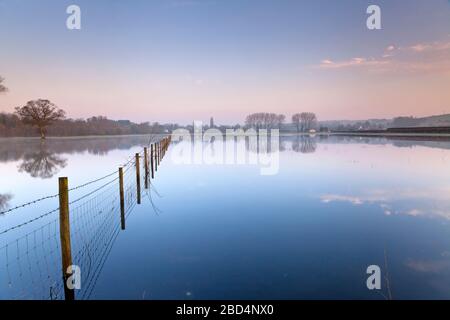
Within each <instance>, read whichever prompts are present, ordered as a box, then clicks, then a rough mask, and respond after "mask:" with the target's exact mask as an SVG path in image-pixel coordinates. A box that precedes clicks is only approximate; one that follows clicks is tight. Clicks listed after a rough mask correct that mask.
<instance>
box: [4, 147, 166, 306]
mask: <svg viewBox="0 0 450 320" xmlns="http://www.w3.org/2000/svg"><path fill="white" fill-rule="evenodd" d="M169 144H170V138H164V139H162V140H161V141H159V142H156V143H154V144H150V143H149V145H148V146H149V147H150V150H148V149H149V148H148V147H146V148H143V149H142V150H141V151H140V152H138V153H137V154H136V155H134V156H133V157H131V158H130V159H128V160H127V162H126V163H125V164H124V165H123V166H122V170H123V171H122V172H123V181H122V182H123V185H122V186H120V184H119V174H118V172H117V171H115V172H111V173H109V174H106V175H104V176H102V177H100V178H97V179H94V180H91V181H89V182H86V183H83V184H81V185H78V186H76V187H72V188H69V189H68V193H70V192H73V191H75V190H81V189H83V188H86V187H88V186H94V185H95V184H96V183H99V182H101V181H105V180H106V182H104V183H103V184H102V185H100V186H97V187H95V188H94V189H93V190H90V191H87V192H86V193H84V194H82V195H81V196H79V197H78V198H76V199H75V200H72V201H71V202H69V203H68V207H69V212H70V215H69V221H70V223H69V224H70V235H69V237H70V242H71V247H70V252H71V256H72V264H73V265H76V266H78V267H79V268H80V270H81V271H82V272H81V284H82V287H81V289H80V290H75V298H76V299H89V298H90V297H91V295H92V292H93V290H94V287H95V284H96V283H97V281H98V278H99V276H100V273H101V270H102V268H103V266H104V264H105V262H106V259H107V257H108V255H109V252H110V251H111V249H112V247H113V245H114V242H115V241H116V239H117V237H118V235H119V233H120V230H121V229H124V222H125V220H126V218H127V217H128V216H129V214H130V213H131V212H132V211H133V208H134V207H135V206H136V204H137V203H138V201H137V199H139V198H140V196H141V195H143V194H147V195H148V194H149V191H148V189H144V188H141V189H140V188H139V187H138V186H139V184H138V183H137V179H139V182H140V185H142V186H143V185H144V184H145V186H148V185H150V186H152V185H151V183H150V176H151V175H150V170H154V169H155V168H153V167H152V164H153V163H154V164H155V165H156V163H158V164H159V162H160V161H161V159H162V158H163V156H164V153H165V151H166V150H167V149H168V147H169ZM146 153H147V154H146ZM136 159H146V160H147V163H145V161H142V162H138V163H139V168H138V167H137V165H136ZM149 165H150V167H149ZM141 167H142V168H143V170H141ZM138 169H139V170H138ZM139 171H141V172H143V174H141V175H138V172H139ZM114 176H115V177H114ZM120 187H122V188H123V195H124V197H123V202H124V203H123V205H124V208H125V210H124V212H121V200H120V190H119V188H120ZM59 196H60V194H59V193H58V194H56V195H50V196H45V197H41V198H39V199H36V200H33V201H30V202H28V203H25V204H22V205H20V206H16V207H14V208H11V209H8V210H6V211H4V212H1V213H0V214H12V213H13V212H19V211H20V209H22V208H25V207H28V206H32V205H35V204H37V203H39V202H41V201H45V200H48V199H52V198H56V197H59ZM152 205H153V203H152ZM58 212H60V208H59V207H58V208H55V209H52V210H50V211H46V212H44V213H42V214H37V215H35V216H34V217H32V218H31V219H28V220H26V221H23V222H21V223H18V224H16V225H13V226H9V227H8V228H6V229H4V230H0V240H1V237H7V236H8V233H9V232H12V231H13V230H14V231H15V233H14V235H16V233H17V237H13V238H12V239H11V237H7V238H6V241H3V242H0V243H4V244H2V246H0V262H1V264H0V286H1V287H0V299H39V300H42V299H51V300H55V299H56V300H57V299H64V298H65V294H64V293H65V289H67V288H65V285H66V284H65V282H64V281H63V273H62V270H63V262H62V250H64V248H62V244H61V233H62V231H61V230H62V228H60V217H59V216H58V214H57V213H58ZM60 214H61V212H60ZM44 218H46V220H45V221H44V223H41V225H39V226H36V227H35V228H32V226H33V225H34V224H35V223H36V222H37V221H39V220H43V219H44ZM25 226H29V227H27V228H26V229H24V228H23V227H25ZM22 229H24V232H21V230H22ZM66 298H67V297H66Z"/></svg>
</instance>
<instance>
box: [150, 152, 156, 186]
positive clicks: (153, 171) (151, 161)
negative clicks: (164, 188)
mask: <svg viewBox="0 0 450 320" xmlns="http://www.w3.org/2000/svg"><path fill="white" fill-rule="evenodd" d="M153 156H154V154H153V144H151V145H150V168H151V170H152V179H155V166H154V164H153V161H154V160H153Z"/></svg>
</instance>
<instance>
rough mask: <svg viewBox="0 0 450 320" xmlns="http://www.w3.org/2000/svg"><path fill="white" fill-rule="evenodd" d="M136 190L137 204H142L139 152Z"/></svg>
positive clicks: (137, 154)
mask: <svg viewBox="0 0 450 320" xmlns="http://www.w3.org/2000/svg"><path fill="white" fill-rule="evenodd" d="M136 190H137V196H136V198H137V204H141V171H140V167H139V153H136Z"/></svg>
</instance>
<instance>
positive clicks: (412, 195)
mask: <svg viewBox="0 0 450 320" xmlns="http://www.w3.org/2000/svg"><path fill="white" fill-rule="evenodd" d="M449 195H450V187H447V186H446V187H433V188H429V189H426V190H424V189H414V188H391V189H373V190H363V191H361V192H360V193H358V194H324V195H321V196H320V199H321V201H322V202H324V203H333V202H347V203H350V204H352V205H354V206H362V205H365V204H366V205H376V206H378V207H379V208H380V209H381V211H382V212H383V213H384V214H385V215H387V216H389V215H407V216H411V217H434V218H443V219H450V201H449V200H450V199H449Z"/></svg>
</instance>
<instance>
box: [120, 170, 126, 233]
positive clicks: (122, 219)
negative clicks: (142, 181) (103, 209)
mask: <svg viewBox="0 0 450 320" xmlns="http://www.w3.org/2000/svg"><path fill="white" fill-rule="evenodd" d="M119 194H120V225H121V227H122V230H125V196H124V192H123V168H122V167H120V168H119Z"/></svg>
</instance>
